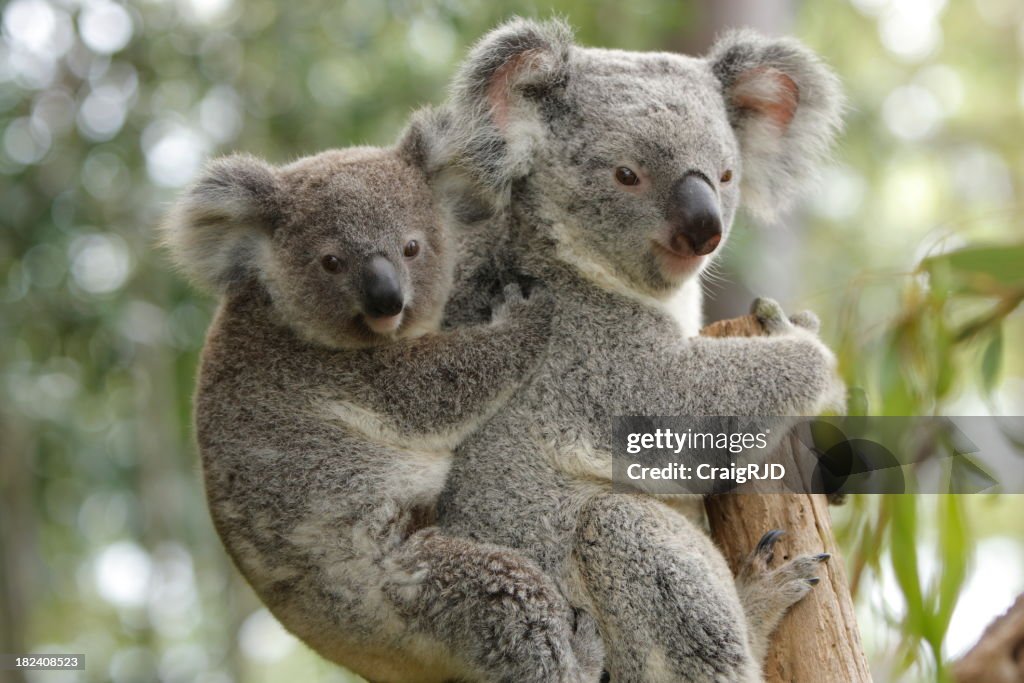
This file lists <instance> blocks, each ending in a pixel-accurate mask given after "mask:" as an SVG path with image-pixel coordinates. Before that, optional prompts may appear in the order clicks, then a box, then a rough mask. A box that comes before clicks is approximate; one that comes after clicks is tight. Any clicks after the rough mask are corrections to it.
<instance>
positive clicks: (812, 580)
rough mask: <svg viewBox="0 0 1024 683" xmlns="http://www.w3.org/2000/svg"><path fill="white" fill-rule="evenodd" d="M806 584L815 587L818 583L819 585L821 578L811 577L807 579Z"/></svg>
mask: <svg viewBox="0 0 1024 683" xmlns="http://www.w3.org/2000/svg"><path fill="white" fill-rule="evenodd" d="M807 583H809V584H811V585H812V586H817V585H818V584H819V583H821V577H819V576H812V577H811V578H809V579H807Z"/></svg>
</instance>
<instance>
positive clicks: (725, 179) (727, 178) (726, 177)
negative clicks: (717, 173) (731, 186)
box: [721, 168, 732, 183]
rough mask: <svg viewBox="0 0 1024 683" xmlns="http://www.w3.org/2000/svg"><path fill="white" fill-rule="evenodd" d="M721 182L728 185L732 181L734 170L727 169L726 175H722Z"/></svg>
mask: <svg viewBox="0 0 1024 683" xmlns="http://www.w3.org/2000/svg"><path fill="white" fill-rule="evenodd" d="M721 180H722V182H723V183H727V182H729V181H730V180H732V169H728V168H727V169H725V173H723V174H722V178H721Z"/></svg>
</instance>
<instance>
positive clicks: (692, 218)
mask: <svg viewBox="0 0 1024 683" xmlns="http://www.w3.org/2000/svg"><path fill="white" fill-rule="evenodd" d="M668 219H669V224H670V225H671V226H672V236H671V238H670V239H671V242H672V248H673V249H674V250H675V251H678V252H680V253H686V252H687V251H689V252H692V253H693V254H695V255H697V256H706V255H707V254H710V253H711V252H713V251H714V250H715V249H717V248H718V245H719V243H720V242H721V241H722V214H721V212H720V211H719V209H718V197H717V196H716V195H715V191H714V190H712V189H711V185H710V184H708V182H707V181H706V180H705V179H704V178H703V177H702V176H700V175H698V174H696V173H688V174H687V175H685V176H683V177H682V178H680V179H679V180H677V181H676V182H675V184H673V185H672V194H671V197H670V198H669V209H668Z"/></svg>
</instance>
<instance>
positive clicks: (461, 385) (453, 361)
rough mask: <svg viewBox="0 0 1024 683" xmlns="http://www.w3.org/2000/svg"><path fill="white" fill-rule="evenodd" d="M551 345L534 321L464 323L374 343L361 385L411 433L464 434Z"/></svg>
mask: <svg viewBox="0 0 1024 683" xmlns="http://www.w3.org/2000/svg"><path fill="white" fill-rule="evenodd" d="M546 344H547V334H546V330H538V329H532V328H531V326H530V324H529V322H528V321H519V322H514V321H505V322H502V323H498V324H492V325H477V326H472V327H464V328H456V329H455V330H452V331H450V332H445V333H441V334H433V335H428V336H424V337H420V338H418V339H411V340H408V341H404V342H399V343H396V344H391V345H388V346H382V347H379V348H375V349H371V350H368V351H367V352H366V355H365V356H364V357H363V358H362V359H361V360H360V362H359V363H358V364H357V367H356V368H355V372H356V374H357V377H356V382H354V383H353V384H355V385H356V387H357V389H356V392H357V393H361V394H363V395H362V396H359V399H360V400H361V401H364V402H365V403H364V404H365V405H367V406H370V407H372V408H373V409H375V410H376V411H378V412H381V413H384V414H386V415H387V416H388V417H389V418H391V421H392V422H393V423H394V424H395V425H396V426H397V427H398V428H399V429H400V431H401V432H402V434H403V435H405V436H410V437H413V436H418V435H424V434H438V433H441V432H448V433H458V432H459V431H460V430H462V429H472V428H473V427H475V426H476V425H477V424H479V422H480V421H481V420H483V419H485V418H487V417H489V416H490V415H491V414H492V413H493V411H494V410H495V409H496V408H497V406H498V405H500V402H501V401H500V400H501V399H503V398H505V397H507V396H508V394H509V393H510V392H512V391H514V390H515V389H516V388H517V387H518V386H519V384H520V383H521V382H522V381H523V380H524V379H525V377H526V376H527V374H528V373H529V371H530V370H531V369H532V368H533V367H534V365H535V364H536V362H537V360H538V358H539V356H540V353H541V352H542V351H543V349H544V348H545V346H546Z"/></svg>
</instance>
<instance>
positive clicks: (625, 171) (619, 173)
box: [615, 166, 640, 185]
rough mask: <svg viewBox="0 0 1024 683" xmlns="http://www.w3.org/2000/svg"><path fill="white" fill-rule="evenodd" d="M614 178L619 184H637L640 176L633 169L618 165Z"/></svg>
mask: <svg viewBox="0 0 1024 683" xmlns="http://www.w3.org/2000/svg"><path fill="white" fill-rule="evenodd" d="M615 179H616V180H617V181H619V184H620V185H639V184H640V176H638V175H637V174H636V173H634V172H633V169H631V168H626V167H625V166H619V167H618V168H617V169H615Z"/></svg>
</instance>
